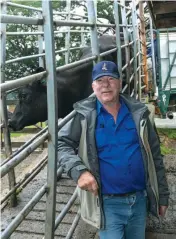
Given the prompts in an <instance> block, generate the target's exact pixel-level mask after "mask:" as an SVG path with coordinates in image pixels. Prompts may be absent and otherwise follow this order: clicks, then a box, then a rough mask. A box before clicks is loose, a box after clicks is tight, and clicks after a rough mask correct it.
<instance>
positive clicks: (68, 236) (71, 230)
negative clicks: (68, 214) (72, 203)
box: [65, 211, 81, 239]
mask: <svg viewBox="0 0 176 239" xmlns="http://www.w3.org/2000/svg"><path fill="white" fill-rule="evenodd" d="M80 217H81V214H80V211H78V213H77V215H76V217H75V219H74V221H73V223H72V225H71V227H70V229H69V231H68V234H67V236H66V238H65V239H71V238H72V236H73V233H74V231H75V229H76V226H77V225H78V222H79V219H80Z"/></svg>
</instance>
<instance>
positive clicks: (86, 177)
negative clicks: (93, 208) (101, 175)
mask: <svg viewBox="0 0 176 239" xmlns="http://www.w3.org/2000/svg"><path fill="white" fill-rule="evenodd" d="M78 186H79V187H80V188H81V189H83V190H86V191H89V192H92V193H93V194H94V195H95V196H97V195H98V184H97V182H96V180H95V178H94V176H93V175H92V174H91V173H90V172H88V171H87V172H84V173H82V174H81V176H80V177H79V179H78Z"/></svg>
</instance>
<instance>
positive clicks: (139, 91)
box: [136, 15, 142, 101]
mask: <svg viewBox="0 0 176 239" xmlns="http://www.w3.org/2000/svg"><path fill="white" fill-rule="evenodd" d="M136 22H138V19H137V15H136ZM137 29H138V26H137ZM137 39H138V40H137V48H138V52H139V54H138V67H139V66H140V68H139V71H138V100H139V101H141V95H142V89H141V64H142V62H141V54H140V52H141V44H140V41H139V39H140V35H139V30H137Z"/></svg>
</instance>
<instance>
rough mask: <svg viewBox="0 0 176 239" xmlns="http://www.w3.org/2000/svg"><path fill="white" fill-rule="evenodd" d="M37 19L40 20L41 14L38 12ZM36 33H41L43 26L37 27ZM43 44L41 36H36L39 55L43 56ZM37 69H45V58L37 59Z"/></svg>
mask: <svg viewBox="0 0 176 239" xmlns="http://www.w3.org/2000/svg"><path fill="white" fill-rule="evenodd" d="M38 17H39V18H42V13H41V12H38ZM38 31H39V32H43V25H42V26H41V25H39V26H38ZM43 44H44V42H43V34H40V35H38V45H39V54H43V47H44V45H43ZM39 67H43V68H45V56H41V57H39Z"/></svg>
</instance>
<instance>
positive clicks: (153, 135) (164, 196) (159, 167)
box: [147, 120, 169, 206]
mask: <svg viewBox="0 0 176 239" xmlns="http://www.w3.org/2000/svg"><path fill="white" fill-rule="evenodd" d="M147 124H148V141H149V145H150V148H151V152H152V155H153V160H154V164H155V170H156V174H157V181H158V189H159V205H162V206H164V205H165V206H167V205H168V201H169V189H168V184H167V180H166V173H165V167H164V163H163V156H162V155H161V151H160V142H159V137H158V135H157V132H156V131H155V128H156V127H155V128H154V127H153V126H152V125H151V122H150V121H149V120H148V122H147Z"/></svg>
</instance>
